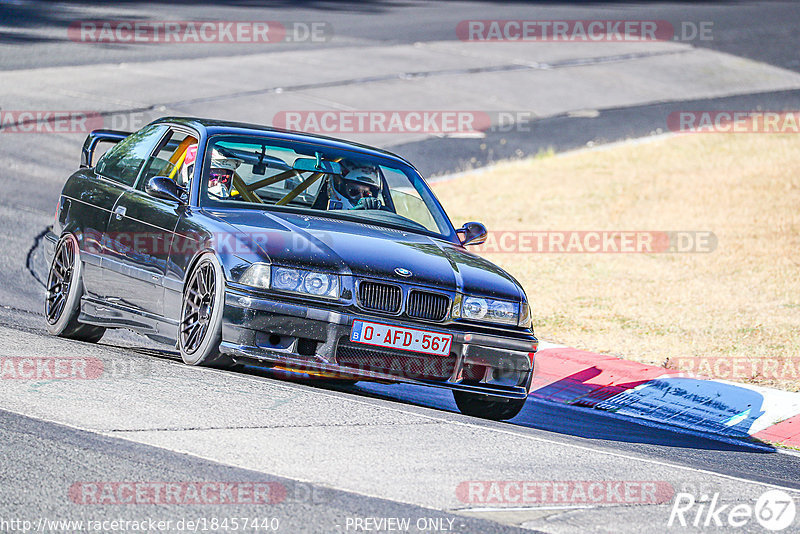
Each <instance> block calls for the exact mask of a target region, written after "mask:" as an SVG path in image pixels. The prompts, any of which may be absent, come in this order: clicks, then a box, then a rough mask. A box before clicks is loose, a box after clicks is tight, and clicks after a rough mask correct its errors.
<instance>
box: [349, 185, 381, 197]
mask: <svg viewBox="0 0 800 534" xmlns="http://www.w3.org/2000/svg"><path fill="white" fill-rule="evenodd" d="M347 196H348V197H350V198H352V199H362V198H365V197H373V198H377V197H378V188H377V187H370V186H368V185H348V186H347Z"/></svg>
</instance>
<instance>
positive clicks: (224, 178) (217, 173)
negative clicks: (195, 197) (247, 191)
mask: <svg viewBox="0 0 800 534" xmlns="http://www.w3.org/2000/svg"><path fill="white" fill-rule="evenodd" d="M232 177H233V171H231V170H229V169H211V175H210V177H209V179H208V185H211V186H214V185H217V184H223V185H227V184H228V183H229V182H230V180H231V178H232Z"/></svg>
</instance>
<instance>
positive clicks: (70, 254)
mask: <svg viewBox="0 0 800 534" xmlns="http://www.w3.org/2000/svg"><path fill="white" fill-rule="evenodd" d="M82 276H83V262H82V261H81V258H80V250H79V248H78V240H77V239H75V236H74V235H72V234H66V235H65V236H64V237H62V238H61V240H60V241H59V242H58V245H57V246H56V253H55V255H54V256H53V262H52V263H51V264H50V273H49V274H48V276H47V294H46V295H45V300H44V316H45V318H46V319H47V330H48V331H49V332H50V333H51V334H53V335H56V336H59V337H64V338H69V339H76V340H78V341H87V342H89V343H96V342H98V341H100V338H101V337H103V334H104V333H105V331H106V329H105V328H103V327H101V326H93V325H89V324H83V323H79V322H78V316H79V315H80V311H81V297H82V296H83V278H82Z"/></svg>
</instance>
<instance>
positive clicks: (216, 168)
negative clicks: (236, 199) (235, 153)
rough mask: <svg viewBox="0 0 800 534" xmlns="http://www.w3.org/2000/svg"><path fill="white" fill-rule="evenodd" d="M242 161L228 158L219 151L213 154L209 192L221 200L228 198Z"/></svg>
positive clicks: (209, 176)
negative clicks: (234, 176) (235, 174)
mask: <svg viewBox="0 0 800 534" xmlns="http://www.w3.org/2000/svg"><path fill="white" fill-rule="evenodd" d="M241 164H242V160H240V159H235V158H226V157H225V156H223V155H222V154H220V153H219V152H218V151H216V150H214V151H213V152H212V153H211V172H210V173H209V175H208V192H209V193H211V194H212V195H215V196H217V197H221V198H228V197H229V196H230V194H231V189H232V188H233V174H234V172H236V169H237V168H239V165H241Z"/></svg>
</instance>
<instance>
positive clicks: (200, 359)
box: [178, 253, 233, 367]
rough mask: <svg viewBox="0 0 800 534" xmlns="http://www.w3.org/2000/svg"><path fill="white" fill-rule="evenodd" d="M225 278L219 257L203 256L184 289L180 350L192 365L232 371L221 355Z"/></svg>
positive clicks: (179, 334)
mask: <svg viewBox="0 0 800 534" xmlns="http://www.w3.org/2000/svg"><path fill="white" fill-rule="evenodd" d="M224 307H225V278H224V276H223V274H222V267H221V266H220V264H219V261H218V260H217V258H216V256H214V255H213V254H211V253H207V254H204V255H203V256H202V257H201V258H200V260H199V261H198V262H197V265H195V267H194V269H193V270H192V272H191V274H190V275H189V278H188V280H187V282H186V285H185V287H184V289H183V304H182V306H181V322H180V324H179V325H178V348H179V349H180V351H181V358H182V359H183V361H184V362H185V363H188V364H189V365H206V366H217V367H231V366H232V365H233V361H232V360H231V359H230V358H229V357H228V356H226V355H224V354H220V352H219V344H220V341H221V340H222V310H223V308H224Z"/></svg>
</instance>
